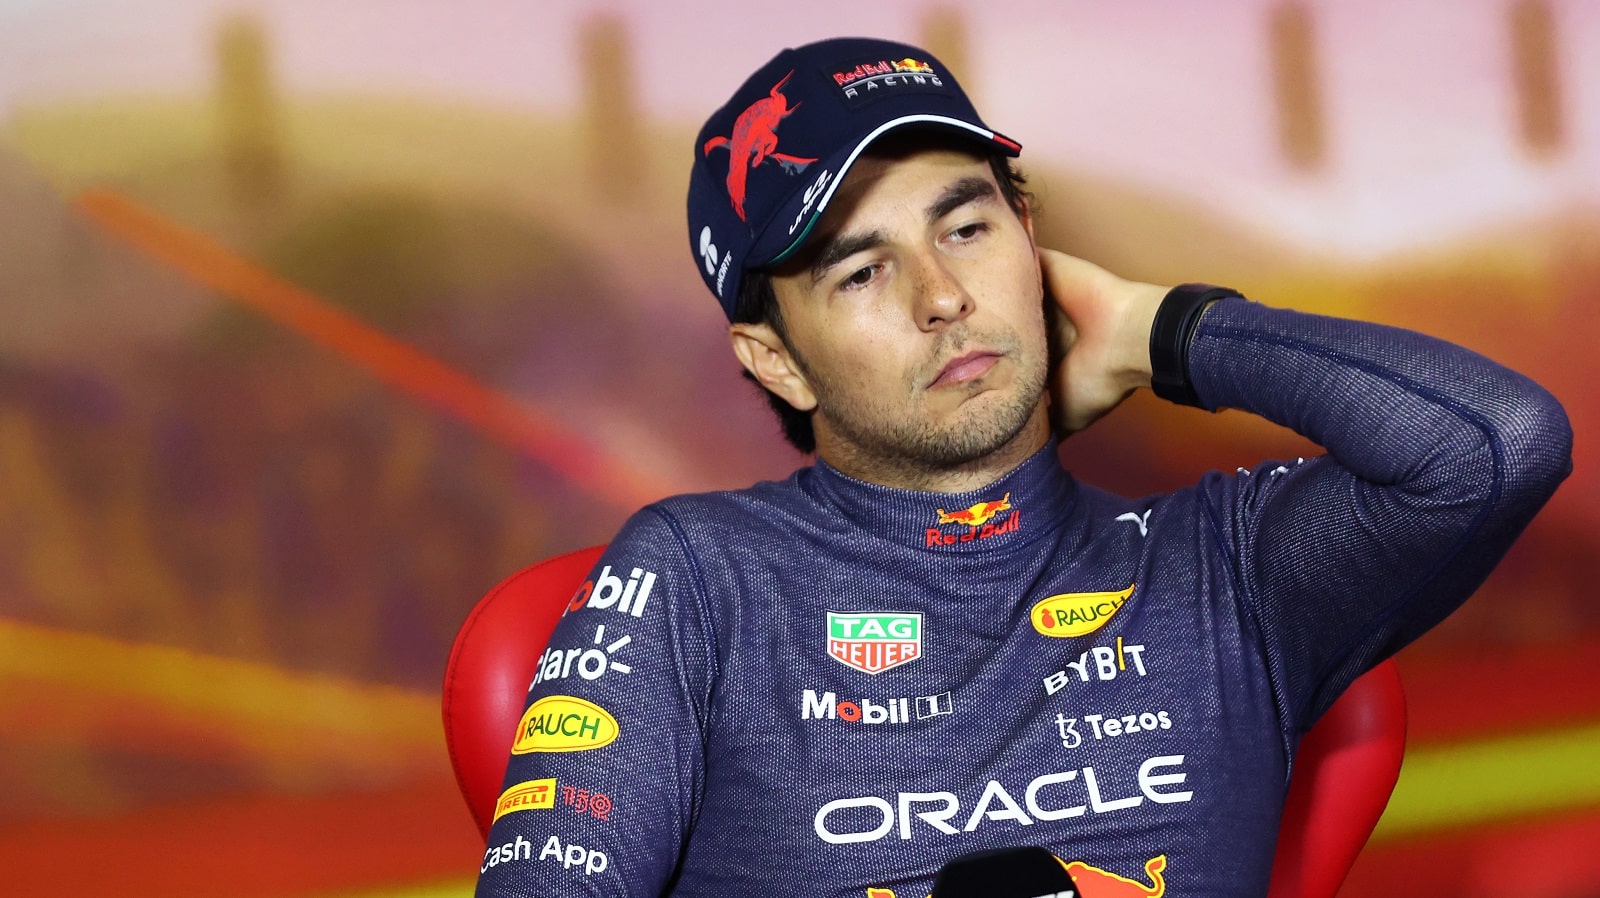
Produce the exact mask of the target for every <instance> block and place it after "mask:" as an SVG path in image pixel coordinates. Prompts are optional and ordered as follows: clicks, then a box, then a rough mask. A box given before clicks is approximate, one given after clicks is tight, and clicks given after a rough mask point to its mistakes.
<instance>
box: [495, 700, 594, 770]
mask: <svg viewBox="0 0 1600 898" xmlns="http://www.w3.org/2000/svg"><path fill="white" fill-rule="evenodd" d="M619 732H620V728H619V727H618V726H617V719H616V718H615V717H612V716H611V712H609V711H607V710H606V709H604V708H602V707H600V706H599V705H597V704H595V703H594V702H587V701H584V700H583V699H581V698H574V697H572V696H570V695H547V696H545V697H544V698H541V699H539V700H538V701H536V702H534V703H533V704H531V705H529V706H528V710H527V711H526V712H524V713H523V715H522V720H521V721H520V722H519V723H518V724H517V741H516V742H514V743H512V745H511V753H512V754H516V755H525V754H528V753H529V752H536V751H587V750H589V749H591V748H601V747H603V746H606V745H610V744H611V743H612V742H614V741H616V738H617V735H618V734H619Z"/></svg>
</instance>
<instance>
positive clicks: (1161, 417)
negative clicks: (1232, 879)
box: [0, 0, 1600, 898]
mask: <svg viewBox="0 0 1600 898" xmlns="http://www.w3.org/2000/svg"><path fill="white" fill-rule="evenodd" d="M853 33H860V34H873V35H878V36H884V37H892V38H899V39H903V40H909V41H912V42H917V43H921V44H923V45H924V46H928V47H929V48H930V49H932V50H933V51H934V52H935V53H936V54H937V55H939V56H940V57H942V58H943V59H944V60H945V61H946V62H947V63H948V64H949V65H950V67H951V68H952V69H954V70H955V71H956V72H957V73H958V74H959V76H960V77H961V78H962V80H963V82H964V84H965V85H966V86H967V87H968V88H969V90H970V91H971V92H972V93H973V94H974V96H975V99H976V100H977V103H978V106H979V108H980V109H982V110H984V113H985V117H986V118H987V119H988V120H989V121H990V122H991V123H992V124H994V125H995V126H996V127H998V128H1000V129H1001V130H1002V131H1004V132H1006V133H1007V134H1009V135H1011V136H1013V137H1015V138H1017V139H1019V140H1021V141H1022V143H1023V144H1024V146H1025V151H1024V154H1023V157H1022V162H1023V164H1024V167H1025V170H1026V171H1027V172H1028V173H1029V175H1030V177H1031V181H1032V184H1033V185H1034V187H1035V188H1036V190H1037V193H1038V196H1039V199H1040V201H1041V204H1042V219H1041V232H1042V239H1043V240H1044V242H1046V243H1048V244H1049V245H1053V246H1056V247H1058V248H1061V249H1065V250H1068V251H1071V252H1075V253H1077V254H1080V255H1084V256H1086V257H1088V258H1090V259H1093V260H1095V261H1097V262H1099V263H1101V264H1103V265H1106V266H1108V267H1110V268H1112V269H1114V270H1116V271H1118V272H1120V273H1122V274H1124V275H1127V276H1131V277H1137V278H1144V279H1150V280H1156V281H1160V282H1167V283H1175V282H1178V281H1186V280H1204V281H1213V282H1219V283H1226V284H1230V285H1234V286H1236V287H1238V288H1240V289H1242V290H1243V291H1244V292H1245V293H1247V294H1248V295H1251V296H1253V297H1255V298H1258V299H1262V300H1266V301H1269V302H1273V303H1276V304H1282V305H1288V306H1293V307H1297V308H1302V309H1306V310H1311V311H1321V312H1332V313H1339V314H1349V315H1354V316H1359V317H1365V318H1370V319H1374V320H1378V321H1383V322H1388V323H1393V324H1399V325H1404V326H1409V327H1415V328H1418V329H1422V330H1426V331H1429V332H1431V333H1435V334H1438V335H1440V336H1443V337H1446V338H1449V339H1452V340H1455V341H1458V342H1461V343H1464V344H1466V345H1468V346H1471V347H1473V348H1476V349H1479V350H1481V351H1483V352H1485V353H1487V354H1489V355H1492V356H1494V357H1496V358H1498V359H1501V360H1503V361H1505V362H1508V363H1510V364H1512V365H1514V366H1516V367H1518V368H1520V369H1521V370H1523V371H1526V372H1528V373H1530V374H1531V375H1533V376H1534V377H1535V378H1536V379H1538V380H1540V381H1541V382H1542V383H1544V384H1546V385H1547V386H1548V387H1550V388H1551V389H1552V390H1554V391H1555V392H1556V393H1557V394H1558V395H1559V396H1560V397H1561V398H1562V400H1563V401H1564V402H1565V403H1566V406H1567V408H1568V410H1569V412H1570V413H1571V415H1572V418H1573V421H1574V425H1575V428H1576V430H1577V461H1576V471H1575V472H1574V474H1573V476H1572V478H1571V479H1570V480H1569V481H1568V482H1567V483H1566V485H1565V486H1564V487H1563V488H1562V490H1561V491H1560V493H1559V494H1558V495H1557V496H1556V497H1555V499H1554V501H1553V502H1552V503H1551V505H1550V506H1549V507H1548V509H1547V510H1546V511H1545V512H1544V513H1543V514H1542V515H1541V516H1540V517H1539V519H1538V520H1536V521H1535V522H1534V524H1533V526H1532V528H1531V529H1530V530H1529V532H1528V534H1527V535H1526V537H1525V538H1524V539H1523V540H1522V542H1521V543H1520V544H1519V545H1518V546H1517V548H1516V549H1515V550H1514V551H1513V553H1512V555H1511V557H1510V558H1509V559H1508V560H1507V561H1506V562H1505V564H1503V565H1502V566H1501V568H1500V569H1499V571H1498V572H1497V573H1496V574H1495V576H1494V577H1493V579H1492V580H1491V581H1490V582H1489V583H1488V585H1486V586H1485V587H1484V588H1483V590H1482V591H1481V592H1480V594H1479V595H1478V596H1477V597H1476V598H1475V599H1474V600H1473V601H1472V602H1471V603H1470V604H1469V605H1468V606H1467V608H1466V609H1464V610H1463V611H1462V612H1461V613H1460V614H1458V615H1457V616H1455V617H1454V618H1452V619H1451V620H1450V621H1448V622H1447V623H1446V624H1445V625H1444V626H1442V627H1441V628H1439V629H1438V630H1437V631H1435V632H1434V633H1432V634H1430V635H1429V636H1427V637H1426V638H1425V639H1424V640H1423V641H1422V642H1420V643H1419V644H1417V645H1416V646H1414V647H1412V648H1410V649H1408V650H1406V652H1405V653H1404V654H1403V655H1402V656H1401V659H1400V660H1401V667H1402V672H1403V674H1404V675H1405V677H1406V681H1407V686H1408V689H1409V693H1410V697H1411V702H1412V731H1411V743H1410V750H1409V753H1408V756H1407V762H1406V770H1405V773H1404V774H1403V776H1402V779H1401V783H1400V787H1399V790H1398V791H1397V793H1396V796H1395V799H1394V801H1393V802H1392V804H1391V807H1390V811H1389V813H1388V815H1387V816H1386V818H1385V820H1384V822H1383V824H1382V825H1381V827H1380V830H1379V833H1378V835H1377V836H1376V838H1375V840H1374V842H1373V843H1372V845H1370V846H1369V848H1368V850H1367V852H1366V854H1365V855H1364V856H1363V859H1362V860H1361V862H1360V864H1359V865H1358V867H1357V869H1356V871H1355V873H1354V875H1353V876H1352V879H1351V881H1350V882H1349V884H1348V885H1347V887H1346V889H1345V895H1347V896H1369V895H1370V896H1378V895H1393V894H1400V893H1402V892H1403V893H1404V894H1407V895H1410V896H1445V895H1452V896H1458V895H1487V894H1491V891H1490V890H1489V889H1488V888H1486V887H1485V886H1484V885H1482V884H1483V883H1492V884H1494V885H1495V887H1497V888H1498V889H1500V890H1501V891H1494V892H1493V894H1516V895H1519V896H1523V898H1557V896H1563V898H1575V896H1595V895H1600V852H1595V851H1593V846H1594V845H1596V844H1600V763H1596V762H1597V761H1600V603H1597V602H1596V601H1595V592H1596V589H1597V586H1596V583H1597V581H1600V555H1597V549H1600V527H1597V524H1600V467H1597V464H1596V461H1597V460H1596V457H1595V452H1594V444H1593V442H1592V441H1591V435H1592V434H1594V433H1595V432H1596V430H1595V429H1596V425H1597V420H1596V417H1597V411H1600V388H1597V387H1596V386H1595V384H1596V376H1597V374H1600V364H1597V362H1596V355H1597V354H1600V6H1597V5H1596V4H1594V3H1592V2H1588V0H1425V2H1424V0H1399V2H1394V0H1205V2H1201V0H1192V2H1186V0H1166V2H1157V0H1115V2H1113V0H1071V2H1048V0H995V2H991V3H986V4H983V5H981V6H980V5H978V4H971V5H965V4H940V3H930V2H921V0H877V2H874V3H866V4H863V3H846V2H842V0H808V2H805V3H803V4H802V3H768V2H762V0H746V2H738V0H687V2H681V3H670V4H669V3H655V2H649V0H597V2H592V3H591V2H580V0H541V2H536V3H528V2H522V3H512V2H504V0H502V2H494V0H457V2H453V3H450V4H444V3H428V2H421V0H341V2H339V3H325V2H314V0H257V2H254V3H249V2H239V3H225V2H217V0H123V2H119V3H109V2H90V0H9V2H5V3H0V871H4V872H3V873H0V881H3V882H4V884H3V885H0V892H4V893H5V894H7V895H19V896H46V895H50V896H54V895H61V894H86V893H93V894H99V895H106V896H169V898H183V896H261V898H291V896H371V898H380V896H382V898H391V896H465V895H467V894H469V893H470V890H471V884H472V881H473V878H474V876H475V873H476V865H477V863H478V861H479V858H480V853H481V850H482V847H481V843H480V842H479V841H478V839H477V836H476V833H475V831H474V829H473V826H472V824H471V822H470V819H469V817H468V815H467V812H466V810H465V807H464V805H463V804H462V803H461V800H460V798H459V796H458V795H457V793H456V790H455V785H454V783H453V781H452V779H451V775H450V772H449V767H448V761H447V758H446V755H445V750H444V745H443V740H442V735H441V731H440V725H439V722H438V720H439V713H438V697H439V680H440V676H441V672H442V670H443V664H444V660H445V657H446V654H447V652H448V649H449V645H450V641H451V639H452V637H453V635H454V633H455V629H456V627H457V626H458V624H459V623H460V622H461V621H462V620H463V618H464V617H465V615H466V613H467V611H468V609H469V608H470V607H471V606H472V604H473V602H474V601H475V600H476V599H477V598H478V597H479V596H480V595H481V594H482V593H483V592H484V591H485V590H487V589H488V588H489V587H490V586H492V585H493V584H494V583H495V582H496V581H497V580H499V579H500V578H502V577H504V576H505V575H507V574H509V573H511V572H512V571H514V570H516V569H517V568H519V567H521V566H523V565H525V564H527V563H530V562H532V561H534V560H537V559H539V558H542V557H544V556H547V555H550V554H553V553H557V552H561V551H565V550H568V549H572V548H576V547H580V546H584V545H590V544H594V543H598V542H603V541H605V540H607V539H608V538H609V536H610V535H611V533H612V532H613V531H614V529H615V527H616V526H617V525H618V524H619V523H620V522H621V521H622V520H623V518H624V517H625V516H626V515H627V514H628V513H629V512H630V511H631V510H633V509H635V508H637V507H638V506H639V505H641V504H643V503H645V502H647V501H649V500H651V499H653V498H656V497H658V496H662V495H665V494H667V493H670V492H678V491H684V490H703V489H712V488H721V487H736V486H741V485H744V484H747V483H749V482H751V481H753V480H756V479H762V478H769V477H780V476H783V475H784V474H786V473H787V472H788V471H789V470H791V469H792V468H793V467H795V466H796V465H799V464H802V463H803V461H804V460H803V459H801V458H800V457H799V456H797V455H795V454H794V453H793V452H791V451H790V450H788V449H787V448H786V447H785V446H784V445H783V444H782V442H781V440H780V439H779V437H778V435H777V428H776V425H775V423H774V421H773V420H772V419H770V418H769V416H768V412H767V411H766V409H765V407H764V405H763V404H762V403H761V402H760V400H759V399H758V398H757V397H756V396H755V395H754V394H753V393H752V392H751V391H750V388H748V387H747V385H746V384H744V383H743V382H742V381H741V380H740V378H739V377H738V376H737V367H736V364H735V362H734V361H733V359H732V357H731V355H730V353H729V352H728V350H727V346H726V339H725V336H724V327H725V323H724V321H723V319H722V318H721V313H720V312H719V311H718V309H717V307H716V305H715V304H714V303H713V302H712V300H711V297H710V296H709V295H707V294H706V293H705V290H704V287H703V286H702V285H701V283H700V281H699V279H698V278H697V277H696V276H695V272H694V270H693V268H692V266H693V259H692V257H691V255H690V253H689V247H688V243H687V235H686V233H685V225H684V221H683V218H682V209H683V196H684V190H685V185H686V182H687V171H688V167H689V162H690V158H691V156H690V154H691V152H692V144H693V135H694V132H695V131H696V129H697V128H698V125H699V123H700V121H701V120H702V119H703V117H704V116H705V115H706V114H708V113H709V112H710V110H711V108H712V107H713V106H714V105H716V104H718V103H720V102H721V101H722V99H724V98H725V97H726V96H727V95H728V94H730V93H731V92H732V90H733V88H734V87H735V86H737V84H738V83H739V82H740V81H741V80H742V78H743V77H744V75H745V74H746V73H748V72H749V71H751V70H753V69H754V68H755V67H756V66H758V65H759V64H760V63H762V62H764V61H765V60H766V59H767V58H769V57H770V56H771V55H772V54H773V53H775V52H776V51H777V50H778V49H780V48H782V47H783V46H786V45H792V44H796V43H801V42H805V41H809V40H814V39H818V38H822V37H828V36H836V35H840V34H853ZM1064 451H1065V455H1066V458H1067V461H1068V462H1069V463H1070V465H1071V466H1072V467H1073V469H1074V470H1075V471H1076V472H1078V473H1079V474H1080V475H1081V476H1083V477H1085V478H1086V479H1090V480H1094V481H1098V482H1100V483H1102V484H1104V485H1107V486H1109V487H1112V488H1114V489H1117V490H1120V491H1124V492H1127V493H1132V494H1143V493H1148V492H1153V491H1156V490H1161V489H1168V488H1172V487H1175V486H1178V485H1181V484H1183V483H1184V482H1186V481H1189V480H1191V479H1193V478H1194V477H1196V476H1197V475H1198V474H1200V473H1201V472H1202V471H1204V470H1206V469H1209V468H1223V469H1231V468H1233V467H1235V466H1237V465H1249V464H1251V463H1253V462H1254V461H1256V460H1259V459H1261V458H1264V457H1269V456H1288V457H1292V456H1295V455H1302V454H1306V453H1309V452H1312V451H1314V449H1313V448H1312V447H1309V446H1307V445H1305V444H1304V443H1302V442H1301V441H1300V440H1299V439H1298V438H1296V437H1294V436H1293V435H1292V434H1287V433H1286V432H1284V431H1281V430H1279V429H1276V428H1274V427H1271V426H1269V425H1264V424H1260V423H1256V422H1253V421H1251V420H1249V419H1245V418H1242V417H1239V416H1237V415H1234V414H1223V415H1220V416H1214V417H1213V416H1207V415H1204V414H1202V413H1199V412H1195V411H1192V410H1180V409H1175V408H1171V407H1167V406H1165V405H1163V404H1161V403H1158V402H1154V401H1150V400H1147V399H1143V398H1140V399H1137V400H1135V401H1134V402H1132V403H1130V404H1129V406H1127V407H1125V408H1124V409H1122V410H1120V411H1119V412H1118V413H1117V414H1115V415H1114V416H1112V417H1111V418H1110V419H1108V420H1107V421H1105V422H1103V423H1102V424H1100V425H1098V426H1097V427H1096V428H1095V429H1093V430H1092V431H1091V432H1089V433H1087V434H1083V435H1080V436H1078V437H1074V438H1073V439H1072V440H1070V441H1068V443H1067V445H1066V447H1065V450H1064Z"/></svg>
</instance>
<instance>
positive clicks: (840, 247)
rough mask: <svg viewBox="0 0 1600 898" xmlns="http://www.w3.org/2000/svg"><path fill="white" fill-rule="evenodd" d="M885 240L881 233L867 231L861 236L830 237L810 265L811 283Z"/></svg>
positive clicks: (839, 235) (840, 235)
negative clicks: (831, 269)
mask: <svg viewBox="0 0 1600 898" xmlns="http://www.w3.org/2000/svg"><path fill="white" fill-rule="evenodd" d="M886 239H887V238H885V237H884V234H883V232H882V231H867V232H866V233H862V234H838V235H835V236H833V237H830V238H829V239H828V241H827V242H826V243H824V244H823V245H822V248H821V249H819V250H818V251H817V257H816V259H815V260H813V261H812V263H811V281H812V283H816V282H817V281H820V280H822V276H823V275H825V274H827V273H828V269H830V268H832V267H833V266H835V265H838V264H839V263H840V262H843V261H844V260H845V259H848V258H850V257H851V256H853V255H855V254H856V253H859V252H861V251H862V250H867V249H872V248H873V247H875V246H881V245H882V244H883V243H884V242H885V240H886Z"/></svg>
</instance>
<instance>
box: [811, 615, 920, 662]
mask: <svg viewBox="0 0 1600 898" xmlns="http://www.w3.org/2000/svg"><path fill="white" fill-rule="evenodd" d="M828 654H829V655H830V656H832V657H833V658H834V660H836V661H838V662H839V663H840V664H843V665H844V666H845V667H851V668H854V669H856V670H859V671H861V672H862V673H869V674H880V673H883V672H884V671H886V670H889V669H890V668H893V667H899V666H900V665H902V664H909V663H910V662H912V661H915V660H917V659H918V658H921V657H922V615H921V614H916V613H911V612H903V611H862V612H843V611H830V612H828Z"/></svg>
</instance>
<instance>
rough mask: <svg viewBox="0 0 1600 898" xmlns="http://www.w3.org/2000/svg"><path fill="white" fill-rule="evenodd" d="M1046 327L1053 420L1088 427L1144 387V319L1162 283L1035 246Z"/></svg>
mask: <svg viewBox="0 0 1600 898" xmlns="http://www.w3.org/2000/svg"><path fill="white" fill-rule="evenodd" d="M1039 256H1040V263H1041V264H1042V266H1043V268H1044V290H1045V321H1046V324H1047V325H1048V327H1049V330H1050V350H1051V353H1050V354H1051V359H1052V368H1051V371H1050V379H1049V384H1050V398H1051V408H1050V416H1051V422H1052V423H1053V424H1054V426H1055V428H1056V431H1057V432H1058V433H1062V434H1068V433H1073V432H1076V431H1079V430H1082V429H1084V428H1085V427H1088V426H1089V425H1090V424H1092V423H1093V422H1094V421H1095V420H1096V419H1098V418H1099V417H1100V416H1101V415H1104V414H1105V413H1106V412H1109V411H1111V410H1112V409H1113V408H1116V407H1117V405H1118V404H1119V403H1121V402H1122V400H1124V399H1126V398H1127V397H1128V395H1129V394H1131V393H1132V392H1133V391H1134V390H1136V389H1138V388H1139V387H1148V386H1150V325H1151V322H1153V321H1154V320H1155V314H1156V309H1157V307H1159V306H1160V305H1161V300H1162V298H1163V297H1165V296H1166V295H1167V289H1168V288H1166V287H1160V286H1156V285H1154V284H1141V283H1138V282H1136V281H1128V280H1124V279H1122V278H1120V277H1117V276H1116V275H1114V274H1112V273H1111V272H1109V271H1107V270H1105V269H1104V268H1101V267H1100V266H1098V265H1095V264H1094V263H1092V262H1085V261H1084V260H1082V259H1079V258H1076V257H1074V256H1069V255H1067V254H1066V253H1060V252H1056V251H1055V250H1051V249H1045V248H1044V247H1040V248H1039Z"/></svg>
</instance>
